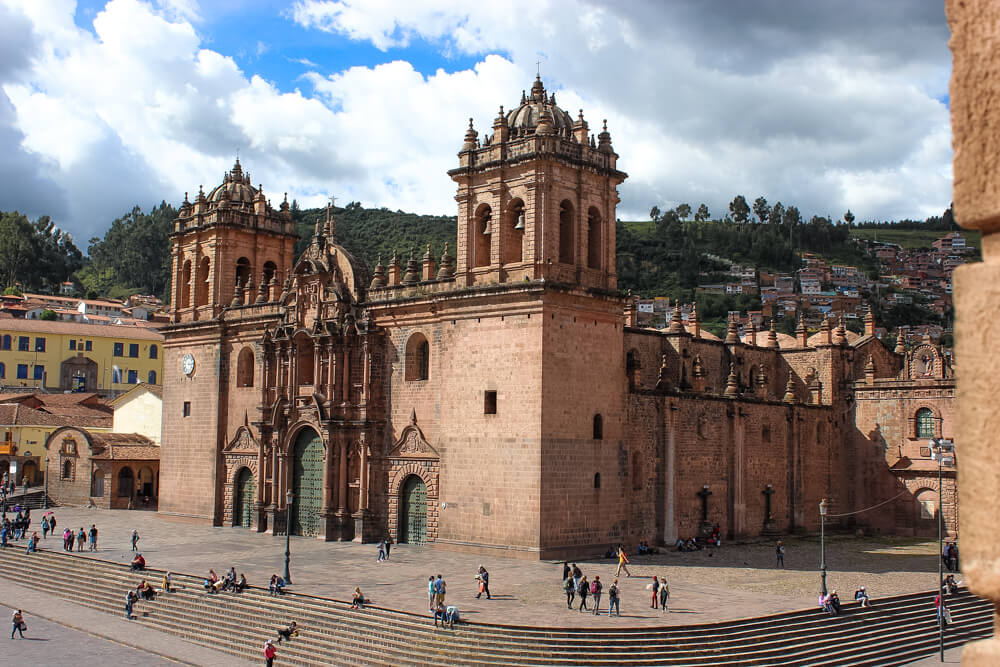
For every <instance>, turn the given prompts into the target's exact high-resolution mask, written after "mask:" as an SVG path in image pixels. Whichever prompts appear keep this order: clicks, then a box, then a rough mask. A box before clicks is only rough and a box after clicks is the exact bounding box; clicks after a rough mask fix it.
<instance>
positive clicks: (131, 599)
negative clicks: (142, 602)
mask: <svg viewBox="0 0 1000 667" xmlns="http://www.w3.org/2000/svg"><path fill="white" fill-rule="evenodd" d="M137 599H138V596H137V595H136V594H135V591H133V590H132V589H131V588H130V589H128V592H127V593H125V618H126V619H128V620H130V621H131V620H132V607H133V606H134V605H135V601H136V600H137Z"/></svg>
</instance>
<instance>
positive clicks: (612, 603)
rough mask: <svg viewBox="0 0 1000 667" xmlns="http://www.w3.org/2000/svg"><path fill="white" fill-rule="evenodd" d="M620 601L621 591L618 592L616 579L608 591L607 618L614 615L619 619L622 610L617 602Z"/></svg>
mask: <svg viewBox="0 0 1000 667" xmlns="http://www.w3.org/2000/svg"><path fill="white" fill-rule="evenodd" d="M620 600H621V591H620V590H618V579H617V578H616V579H615V580H614V581H612V582H611V587H610V588H609V589H608V618H611V614H612V613H615V615H616V616H618V617H619V618H620V617H621V615H622V610H621V606H620V603H619V601H620Z"/></svg>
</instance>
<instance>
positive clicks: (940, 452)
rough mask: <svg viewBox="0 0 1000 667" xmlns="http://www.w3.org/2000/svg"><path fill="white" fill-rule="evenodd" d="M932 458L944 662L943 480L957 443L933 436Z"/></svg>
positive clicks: (950, 465) (941, 638)
mask: <svg viewBox="0 0 1000 667" xmlns="http://www.w3.org/2000/svg"><path fill="white" fill-rule="evenodd" d="M930 445H931V459H933V460H935V461H937V463H938V507H937V515H938V521H937V524H938V526H937V529H938V599H939V600H940V601H941V604H940V605H939V606H938V652H939V653H940V657H941V662H944V592H943V584H944V571H943V570H942V567H943V565H944V535H943V533H944V489H943V484H942V480H943V478H944V473H943V469H944V466H948V467H949V468H950V467H952V466H953V465H954V464H955V455H954V453H953V452H954V451H955V443H954V442H952V441H951V440H945V439H944V438H931V442H930Z"/></svg>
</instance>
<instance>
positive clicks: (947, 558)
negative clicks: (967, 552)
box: [941, 542, 958, 572]
mask: <svg viewBox="0 0 1000 667" xmlns="http://www.w3.org/2000/svg"><path fill="white" fill-rule="evenodd" d="M941 560H942V561H944V566H945V569H947V570H948V571H949V572H958V545H957V544H955V543H954V542H946V543H945V544H944V546H943V547H942V548H941Z"/></svg>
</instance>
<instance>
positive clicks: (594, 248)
mask: <svg viewBox="0 0 1000 667" xmlns="http://www.w3.org/2000/svg"><path fill="white" fill-rule="evenodd" d="M587 266H588V267H590V268H592V269H599V268H601V212H600V211H598V210H597V208H596V207H594V206H591V207H590V209H588V211H587Z"/></svg>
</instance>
